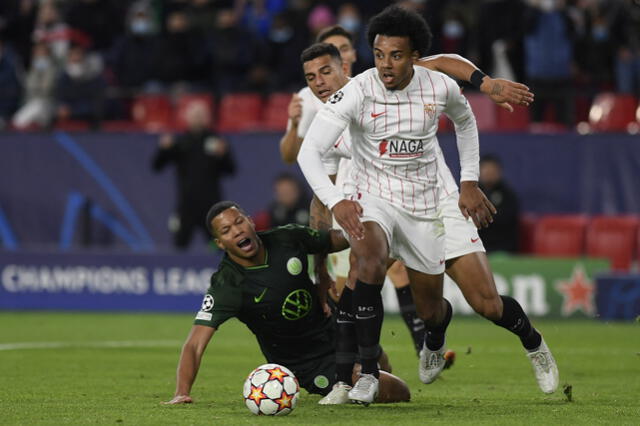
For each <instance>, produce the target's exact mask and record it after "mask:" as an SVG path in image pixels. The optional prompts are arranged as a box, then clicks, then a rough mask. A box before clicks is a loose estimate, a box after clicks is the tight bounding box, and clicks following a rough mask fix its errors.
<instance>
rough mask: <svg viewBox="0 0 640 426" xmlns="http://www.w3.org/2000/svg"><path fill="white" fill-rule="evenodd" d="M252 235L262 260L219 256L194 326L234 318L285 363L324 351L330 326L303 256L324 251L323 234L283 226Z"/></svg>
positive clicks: (268, 354)
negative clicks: (249, 263)
mask: <svg viewBox="0 0 640 426" xmlns="http://www.w3.org/2000/svg"><path fill="white" fill-rule="evenodd" d="M258 236H259V237H260V239H261V240H262V244H263V245H264V248H265V252H266V255H265V264H264V265H260V266H253V267H248V268H245V267H243V266H240V265H238V264H237V263H235V262H234V261H232V260H231V259H230V258H229V257H228V256H227V255H225V256H224V258H223V260H222V261H221V263H220V266H219V268H218V271H217V272H216V273H214V274H213V276H212V277H211V286H210V287H209V289H208V290H207V293H206V294H205V296H204V300H203V302H202V308H201V310H200V311H199V312H198V314H197V315H196V320H195V324H198V325H205V326H210V327H215V328H219V327H220V325H221V324H222V323H224V322H225V321H226V320H227V319H229V318H231V317H237V318H238V319H239V320H240V321H242V322H243V323H245V324H246V325H247V327H249V329H250V330H251V331H252V332H253V334H255V336H256V338H257V340H258V344H259V345H260V349H261V350H262V353H263V354H264V356H265V358H266V359H267V360H268V361H269V362H275V363H279V364H283V365H285V366H294V365H296V364H300V363H304V362H307V361H313V360H314V359H317V358H319V357H322V356H326V355H327V354H330V353H331V352H333V351H334V339H333V324H332V320H331V319H330V318H326V317H325V316H324V314H323V312H322V307H321V306H320V303H319V299H318V295H317V288H316V286H315V285H314V284H313V283H312V282H311V280H310V279H309V272H308V268H309V264H308V260H307V255H308V254H313V253H320V252H326V251H328V249H329V247H330V238H329V234H328V233H327V232H322V231H316V230H313V229H311V228H308V227H304V226H299V225H287V226H283V227H280V228H275V229H273V230H270V231H266V232H260V233H258Z"/></svg>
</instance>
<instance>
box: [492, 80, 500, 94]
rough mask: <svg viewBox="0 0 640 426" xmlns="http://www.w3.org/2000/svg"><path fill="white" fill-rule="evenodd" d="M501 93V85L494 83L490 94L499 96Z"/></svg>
mask: <svg viewBox="0 0 640 426" xmlns="http://www.w3.org/2000/svg"><path fill="white" fill-rule="evenodd" d="M501 93H502V84H500V83H496V84H494V85H493V88H492V89H491V94H492V95H499V94H501Z"/></svg>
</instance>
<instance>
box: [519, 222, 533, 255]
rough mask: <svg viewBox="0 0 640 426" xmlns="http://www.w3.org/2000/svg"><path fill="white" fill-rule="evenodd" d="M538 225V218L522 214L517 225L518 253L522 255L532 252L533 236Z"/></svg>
mask: <svg viewBox="0 0 640 426" xmlns="http://www.w3.org/2000/svg"><path fill="white" fill-rule="evenodd" d="M537 223H538V217H537V216H536V215H533V214H523V215H521V216H520V222H519V224H518V233H519V235H518V251H519V252H520V253H522V254H531V253H532V252H533V235H534V232H535V229H536V224H537Z"/></svg>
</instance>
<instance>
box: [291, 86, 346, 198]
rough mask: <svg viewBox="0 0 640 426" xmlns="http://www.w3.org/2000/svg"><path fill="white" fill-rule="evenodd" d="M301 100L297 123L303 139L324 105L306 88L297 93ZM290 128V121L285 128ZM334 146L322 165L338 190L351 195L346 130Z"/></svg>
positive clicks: (323, 158) (325, 156) (324, 157)
mask: <svg viewBox="0 0 640 426" xmlns="http://www.w3.org/2000/svg"><path fill="white" fill-rule="evenodd" d="M298 96H300V98H301V100H302V115H301V117H300V122H299V123H298V137H299V138H304V137H305V135H306V134H307V130H309V127H310V126H311V123H312V122H313V119H314V118H315V117H316V114H317V113H318V111H319V110H320V109H321V108H322V107H323V106H324V103H323V102H322V101H321V100H320V99H318V98H317V97H316V95H314V94H313V92H312V91H311V89H310V88H309V87H308V86H307V87H304V88H303V89H301V90H300V91H299V92H298ZM290 127H291V120H289V123H288V125H287V128H290ZM333 145H334V146H333V147H332V148H331V149H330V150H329V151H327V153H326V154H325V155H324V156H323V157H322V163H323V164H324V167H325V169H326V171H327V174H328V175H330V176H331V175H337V176H336V183H335V185H336V187H338V188H340V189H341V190H342V191H343V193H344V194H351V193H352V192H353V190H352V189H351V188H352V187H353V185H350V184H349V183H348V179H349V170H350V167H351V151H350V150H351V137H350V135H349V131H348V129H347V130H345V131H344V132H343V134H342V135H341V136H340V138H339V139H338V140H337V141H336V143H334V144H333Z"/></svg>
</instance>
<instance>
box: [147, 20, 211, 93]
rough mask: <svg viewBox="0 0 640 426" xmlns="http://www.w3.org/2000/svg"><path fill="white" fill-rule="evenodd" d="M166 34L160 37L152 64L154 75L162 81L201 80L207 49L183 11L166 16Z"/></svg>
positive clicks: (189, 81) (191, 81)
mask: <svg viewBox="0 0 640 426" xmlns="http://www.w3.org/2000/svg"><path fill="white" fill-rule="evenodd" d="M166 30H167V32H166V34H164V35H163V36H162V37H161V42H160V52H161V54H162V56H161V57H158V61H157V63H156V68H157V70H158V78H159V80H160V81H162V82H163V83H165V84H168V85H173V84H175V83H181V84H183V85H184V84H189V85H191V84H193V83H194V82H197V81H201V80H202V77H203V72H204V63H205V61H206V55H207V49H206V47H205V46H204V43H202V36H201V35H199V34H197V33H196V32H195V31H193V30H192V29H191V26H190V23H189V19H188V17H187V14H186V13H185V12H181V11H176V12H172V13H171V14H169V16H168V17H167V20H166Z"/></svg>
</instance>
